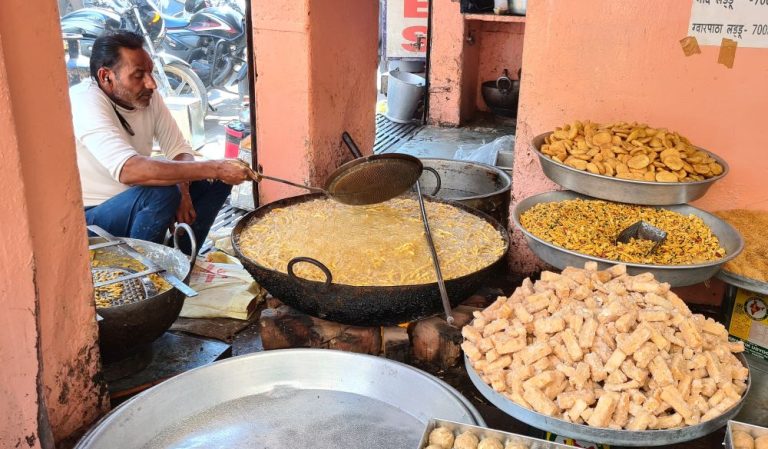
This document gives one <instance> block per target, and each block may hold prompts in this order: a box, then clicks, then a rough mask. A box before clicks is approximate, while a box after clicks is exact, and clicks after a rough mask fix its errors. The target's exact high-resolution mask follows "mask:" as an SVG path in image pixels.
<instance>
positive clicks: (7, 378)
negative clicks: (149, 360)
mask: <svg viewBox="0 0 768 449" xmlns="http://www.w3.org/2000/svg"><path fill="white" fill-rule="evenodd" d="M32 18H34V19H32ZM71 121H72V119H71V113H70V107H69V98H68V95H67V81H66V74H65V69H64V60H63V48H62V41H61V35H60V32H59V15H58V11H57V6H56V2H55V1H54V0H51V1H47V2H29V1H26V0H3V1H2V2H0V192H2V199H1V200H0V229H1V230H2V232H0V248H1V249H0V251H2V254H3V257H2V259H1V260H0V303H2V306H3V307H2V313H0V360H2V362H3V363H1V364H0V410H3V413H2V414H0V447H17V446H16V444H17V443H18V444H19V446H18V447H52V444H53V442H54V441H55V442H57V443H59V442H61V441H64V440H66V439H67V438H68V437H70V436H73V435H75V434H77V433H78V432H79V431H80V430H83V427H84V426H87V425H89V424H90V423H92V422H93V421H94V420H95V419H96V418H97V417H98V416H99V415H100V414H102V413H103V412H104V411H105V410H106V408H107V407H108V404H107V396H106V393H105V391H103V390H102V385H101V384H100V383H99V382H98V381H97V379H98V377H99V376H98V374H99V353H98V346H97V343H96V336H97V327H96V320H95V309H94V304H93V299H92V292H91V281H90V270H89V262H88V248H87V240H86V232H85V228H84V223H85V220H84V217H83V206H82V201H81V193H80V182H79V176H78V171H77V167H76V162H75V145H74V137H73V133H72V125H71Z"/></svg>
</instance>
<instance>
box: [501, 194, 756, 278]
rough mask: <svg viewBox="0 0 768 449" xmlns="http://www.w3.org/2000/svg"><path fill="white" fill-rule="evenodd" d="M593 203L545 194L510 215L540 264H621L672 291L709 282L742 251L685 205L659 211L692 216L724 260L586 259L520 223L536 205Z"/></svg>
mask: <svg viewBox="0 0 768 449" xmlns="http://www.w3.org/2000/svg"><path fill="white" fill-rule="evenodd" d="M579 198H580V199H594V198H589V197H587V196H584V195H579V194H578V193H574V192H570V191H567V190H566V191H559V192H547V193H541V194H539V195H534V196H531V197H528V198H526V199H524V200H523V201H520V202H519V203H518V204H517V205H516V206H515V209H514V211H513V214H512V217H513V219H514V221H515V225H516V226H517V227H518V229H520V231H522V232H523V234H524V235H525V240H526V242H527V243H528V247H529V248H531V250H532V251H533V252H534V253H535V254H536V255H537V256H538V257H539V258H540V259H541V260H543V261H544V262H546V263H548V264H550V265H552V266H554V267H557V268H559V269H561V270H562V269H564V268H565V267H569V266H570V267H583V266H584V264H585V263H586V262H589V261H594V262H597V264H598V266H599V268H600V269H601V270H602V269H606V268H608V267H610V266H612V265H616V264H619V263H623V264H624V265H626V266H627V272H628V273H629V274H632V275H636V274H640V273H652V274H653V276H654V277H655V278H656V280H658V281H659V282H668V283H669V284H670V285H671V286H673V287H682V286H686V285H693V284H698V283H700V282H704V281H706V280H708V279H710V278H711V277H712V276H714V275H715V274H717V272H718V271H720V268H721V267H722V266H723V265H724V264H725V263H726V262H728V261H729V260H731V259H733V258H734V257H736V256H737V255H739V253H740V252H741V250H742V249H743V248H744V240H743V239H742V238H741V235H740V234H739V232H738V231H736V229H734V228H733V226H731V225H729V224H728V223H727V222H725V221H724V220H722V219H720V218H719V217H717V216H715V215H712V214H710V213H708V212H705V211H703V210H701V209H697V208H695V207H693V206H688V205H687V204H683V205H679V206H667V207H664V208H663V209H666V210H671V211H673V212H677V213H680V214H683V215H691V214H692V215H696V216H697V217H699V218H701V219H702V220H704V223H705V224H706V225H707V226H709V227H710V229H712V232H713V233H714V234H715V235H716V236H717V238H718V239H719V240H720V245H721V246H722V247H723V248H725V251H726V256H725V257H723V258H722V259H719V260H714V261H711V262H705V263H699V264H693V265H650V264H640V263H627V262H619V261H616V260H610V259H603V258H601V257H595V256H590V255H587V254H582V253H579V252H576V251H572V250H569V249H565V248H562V247H559V246H557V245H555V244H553V243H550V242H547V241H545V240H543V239H541V238H539V237H536V236H535V235H533V234H531V233H530V232H529V231H528V230H527V229H525V227H524V226H523V225H522V224H521V223H520V216H521V215H522V214H523V213H524V212H525V211H527V210H528V209H530V208H532V207H533V206H535V205H537V204H539V203H552V202H559V201H566V200H574V199H579Z"/></svg>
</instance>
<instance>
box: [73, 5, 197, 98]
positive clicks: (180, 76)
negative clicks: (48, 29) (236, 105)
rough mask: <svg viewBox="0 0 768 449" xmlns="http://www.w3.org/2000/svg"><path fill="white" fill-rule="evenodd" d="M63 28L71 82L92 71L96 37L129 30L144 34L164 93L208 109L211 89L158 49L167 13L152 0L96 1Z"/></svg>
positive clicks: (175, 59)
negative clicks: (163, 14)
mask: <svg viewBox="0 0 768 449" xmlns="http://www.w3.org/2000/svg"><path fill="white" fill-rule="evenodd" d="M61 29H62V34H63V38H64V40H65V48H67V49H68V50H67V53H66V62H67V67H68V69H70V70H71V71H70V84H72V83H76V82H79V81H80V80H81V79H82V76H81V75H82V72H83V71H85V72H86V73H89V67H88V64H89V59H88V58H90V56H91V50H92V48H93V42H94V41H95V40H96V38H98V37H99V36H102V35H104V34H105V33H108V32H112V31H117V30H128V31H133V32H135V33H137V34H139V35H141V36H142V37H144V41H145V48H146V50H147V52H148V53H149V55H150V57H151V58H152V62H153V63H154V69H155V79H156V81H157V83H158V90H159V91H160V93H161V95H163V96H168V95H172V96H177V97H192V98H195V99H196V100H198V101H199V102H200V103H201V107H202V110H203V111H205V110H206V109H207V107H208V97H207V89H206V88H205V84H203V82H202V81H201V80H200V78H199V77H198V76H197V74H195V72H194V70H192V68H191V67H190V65H189V64H188V63H187V62H186V61H184V60H183V59H181V58H178V57H176V56H174V55H171V54H168V53H167V52H165V51H162V50H161V51H157V49H158V48H162V45H161V42H162V40H163V39H164V37H165V34H166V32H167V30H166V25H165V20H164V19H163V16H162V15H161V14H160V12H159V10H158V9H157V7H156V6H155V5H154V3H153V2H152V1H151V0H98V1H94V2H93V6H90V7H87V8H83V9H79V10H77V11H74V12H72V13H70V14H66V15H65V16H64V17H62V18H61ZM75 49H77V52H76V51H75ZM73 74H74V75H73ZM78 78H80V79H78Z"/></svg>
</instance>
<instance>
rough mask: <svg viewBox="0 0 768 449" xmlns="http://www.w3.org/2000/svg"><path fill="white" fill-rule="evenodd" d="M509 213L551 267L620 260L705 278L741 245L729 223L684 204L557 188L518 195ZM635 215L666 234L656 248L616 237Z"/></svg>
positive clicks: (635, 269)
mask: <svg viewBox="0 0 768 449" xmlns="http://www.w3.org/2000/svg"><path fill="white" fill-rule="evenodd" d="M512 218H513V220H514V222H515V225H517V227H518V228H519V229H520V230H521V231H522V232H523V234H524V235H525V239H526V241H527V243H528V246H529V247H530V248H531V250H532V251H533V252H534V253H535V254H536V255H537V256H538V257H539V258H540V259H542V260H543V261H544V262H546V263H548V264H550V265H552V266H554V267H557V268H559V269H563V268H565V267H567V266H582V265H584V263H585V262H587V261H595V262H598V264H599V265H600V267H601V268H606V267H609V266H611V265H614V264H617V263H625V264H626V265H627V269H628V271H629V272H630V273H631V274H639V273H644V272H650V273H653V275H654V276H655V278H656V279H657V280H658V281H660V282H668V283H670V284H671V285H672V286H673V287H681V286H685V285H692V284H697V283H699V282H704V281H706V280H707V279H710V278H711V277H712V276H714V275H715V274H717V272H718V271H719V270H720V268H721V267H722V265H723V264H725V263H727V262H728V261H730V260H731V259H733V258H734V257H736V256H737V255H738V254H739V253H740V252H741V250H742V248H743V246H744V242H743V240H742V238H741V236H740V235H739V233H738V232H737V231H736V230H735V229H734V228H733V227H732V226H731V225H729V224H728V223H726V222H725V221H723V220H721V219H720V218H718V217H716V216H714V215H712V214H710V213H707V212H705V211H703V210H700V209H697V208H695V207H692V206H688V205H678V206H667V207H663V208H662V207H656V208H654V207H642V206H633V205H627V204H620V203H610V202H606V201H600V200H594V199H592V198H588V197H585V196H583V195H579V194H577V193H574V192H569V191H559V192H547V193H542V194H539V195H534V196H531V197H528V198H526V199H524V200H522V201H520V202H519V203H518V204H517V205H516V206H515V209H514V211H513V214H512ZM637 220H645V221H650V222H652V224H655V225H658V227H659V228H662V229H663V230H664V231H666V232H667V233H668V234H669V235H668V237H667V238H666V241H665V242H664V243H662V244H661V245H660V246H658V248H657V249H656V250H655V251H654V250H653V247H652V246H650V244H649V243H648V242H645V241H642V240H639V241H635V242H633V243H631V244H628V245H624V244H620V243H617V242H616V240H617V238H618V236H619V234H620V233H621V232H622V230H623V228H625V227H627V226H630V225H632V224H633V223H634V222H636V221H637ZM644 250H645V251H646V253H645V254H643V253H642V251H644Z"/></svg>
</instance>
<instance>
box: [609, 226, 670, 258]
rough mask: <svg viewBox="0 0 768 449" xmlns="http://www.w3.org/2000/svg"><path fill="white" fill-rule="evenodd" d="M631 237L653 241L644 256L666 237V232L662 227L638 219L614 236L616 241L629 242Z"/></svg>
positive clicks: (659, 244) (648, 254)
mask: <svg viewBox="0 0 768 449" xmlns="http://www.w3.org/2000/svg"><path fill="white" fill-rule="evenodd" d="M632 239H635V240H650V241H652V242H654V244H653V246H652V247H651V249H649V250H648V252H647V253H646V254H645V255H646V256H650V255H651V254H653V253H654V252H655V251H656V250H657V249H658V248H659V246H661V244H662V243H664V241H665V240H666V239H667V232H666V231H664V230H663V229H659V228H657V227H656V226H654V225H652V224H650V223H648V222H647V221H644V220H640V221H638V222H636V223H633V224H632V225H630V226H629V227H627V228H626V229H624V230H623V231H621V233H619V236H618V237H616V242H618V243H629V242H631V241H632Z"/></svg>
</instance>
